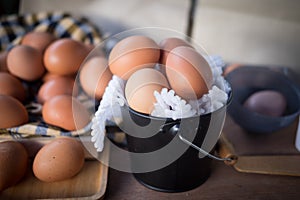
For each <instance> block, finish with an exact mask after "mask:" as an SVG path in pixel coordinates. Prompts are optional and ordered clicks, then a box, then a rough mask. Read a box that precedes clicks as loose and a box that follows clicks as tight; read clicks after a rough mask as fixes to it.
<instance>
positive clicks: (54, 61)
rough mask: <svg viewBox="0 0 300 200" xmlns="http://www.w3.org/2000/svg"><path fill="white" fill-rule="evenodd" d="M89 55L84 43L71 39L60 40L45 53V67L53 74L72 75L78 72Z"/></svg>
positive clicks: (52, 44)
mask: <svg viewBox="0 0 300 200" xmlns="http://www.w3.org/2000/svg"><path fill="white" fill-rule="evenodd" d="M88 53H89V51H88V48H86V47H85V45H84V44H83V43H80V42H78V41H76V40H73V39H69V38H64V39H58V40H56V41H55V42H53V43H51V44H50V45H49V46H48V48H47V49H46V51H45V54H44V63H45V67H46V68H47V70H48V71H49V72H50V73H53V74H59V75H72V74H75V73H76V72H77V71H78V69H79V68H80V65H81V63H82V62H83V61H84V59H85V58H86V56H87V55H88Z"/></svg>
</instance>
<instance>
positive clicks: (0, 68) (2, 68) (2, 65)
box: [0, 51, 9, 72]
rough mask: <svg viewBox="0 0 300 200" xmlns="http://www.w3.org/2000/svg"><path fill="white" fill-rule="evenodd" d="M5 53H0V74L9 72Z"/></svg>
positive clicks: (6, 53)
mask: <svg viewBox="0 0 300 200" xmlns="http://www.w3.org/2000/svg"><path fill="white" fill-rule="evenodd" d="M7 55H8V52H7V51H3V52H1V53H0V72H9V71H8V68H7V62H6V60H7Z"/></svg>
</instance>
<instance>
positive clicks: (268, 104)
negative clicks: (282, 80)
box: [244, 90, 287, 117]
mask: <svg viewBox="0 0 300 200" xmlns="http://www.w3.org/2000/svg"><path fill="white" fill-rule="evenodd" d="M244 106H245V107H246V108H247V109H249V110H251V111H253V112H257V113H259V114H262V115H268V116H272V117H279V116H281V115H283V113H284V111H285V109H286V106H287V102H286V99H285V97H284V96H283V95H282V94H281V93H280V92H277V91H274V90H262V91H259V92H255V93H253V94H252V95H250V96H249V97H248V98H247V100H246V101H245V103H244Z"/></svg>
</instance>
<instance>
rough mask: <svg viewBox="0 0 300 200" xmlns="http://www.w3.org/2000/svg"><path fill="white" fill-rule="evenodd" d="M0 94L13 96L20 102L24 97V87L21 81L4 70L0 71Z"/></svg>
mask: <svg viewBox="0 0 300 200" xmlns="http://www.w3.org/2000/svg"><path fill="white" fill-rule="evenodd" d="M0 94H1V95H8V96H12V97H15V98H16V99H18V100H19V101H21V102H23V101H24V100H25V98H26V92H25V88H24V87H23V85H22V83H21V81H20V80H19V79H17V78H16V77H14V76H12V75H11V74H9V73H6V72H0Z"/></svg>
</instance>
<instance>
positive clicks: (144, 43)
mask: <svg viewBox="0 0 300 200" xmlns="http://www.w3.org/2000/svg"><path fill="white" fill-rule="evenodd" d="M159 56H160V49H159V46H158V45H157V44H156V43H155V41H153V40H152V39H151V38H148V37H146V36H140V35H136V36H130V37H127V38H125V39H123V40H121V41H120V42H118V43H117V44H116V45H115V46H114V48H113V49H112V51H111V53H110V55H109V68H110V71H111V72H112V73H113V74H115V75H117V76H119V77H120V78H122V79H124V80H127V79H128V78H129V76H130V75H131V74H133V73H134V72H135V71H137V70H139V69H142V68H146V67H153V66H154V64H155V63H158V61H159Z"/></svg>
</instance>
